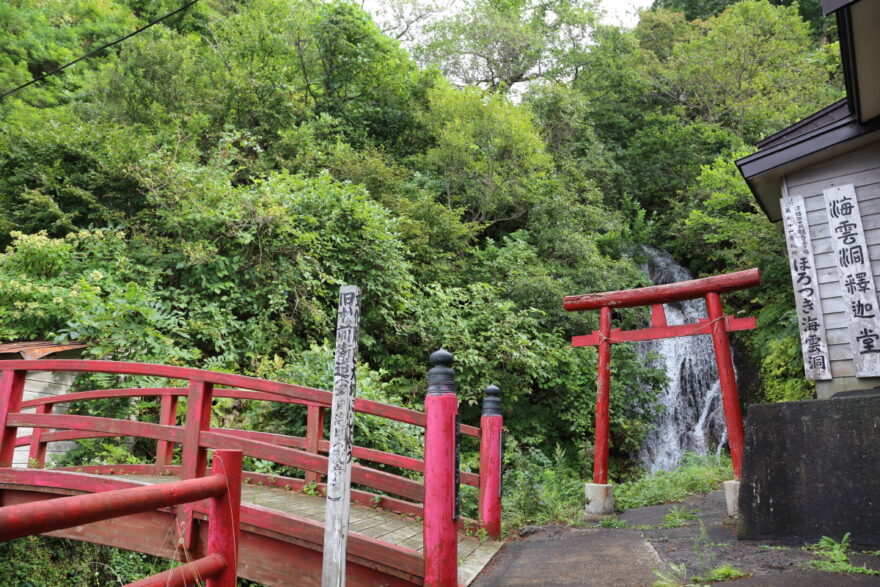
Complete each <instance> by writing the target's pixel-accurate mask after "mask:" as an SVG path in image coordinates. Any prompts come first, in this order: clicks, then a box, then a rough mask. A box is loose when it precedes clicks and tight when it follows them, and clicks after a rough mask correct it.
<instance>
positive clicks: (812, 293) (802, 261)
mask: <svg viewBox="0 0 880 587" xmlns="http://www.w3.org/2000/svg"><path fill="white" fill-rule="evenodd" d="M782 219H783V223H784V228H785V242H786V244H787V245H788V258H789V260H790V262H791V266H790V269H791V283H792V286H793V288H794V300H795V306H796V309H797V314H798V324H799V326H800V332H801V350H802V355H803V359H804V373H806V376H807V379H810V380H812V381H816V380H824V379H831V355H830V354H829V353H828V341H827V339H826V336H825V318H824V316H823V314H822V307H821V305H820V304H819V278H818V276H817V274H816V259H815V258H814V256H813V241H812V239H811V237H810V227H809V225H808V223H807V207H806V205H805V204H804V198H803V196H797V195H795V196H787V197H784V198H782Z"/></svg>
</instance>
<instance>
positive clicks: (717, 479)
mask: <svg viewBox="0 0 880 587" xmlns="http://www.w3.org/2000/svg"><path fill="white" fill-rule="evenodd" d="M732 475H733V472H732V470H731V464H730V459H728V458H726V457H716V456H712V455H706V456H695V455H685V457H684V458H683V459H682V462H681V465H679V466H678V468H676V469H674V470H672V471H659V472H657V473H653V474H651V475H646V476H644V477H642V478H640V479H637V480H635V481H631V482H625V483H620V484H619V485H617V487H616V489H615V492H614V493H615V495H614V502H615V503H614V507H615V508H616V509H617V510H618V511H624V510H627V509H630V508H634V507H643V506H648V505H660V504H664V503H669V502H673V501H681V500H683V499H684V498H685V497H687V496H688V495H691V494H695V493H707V492H709V491H712V490H714V489H716V488H717V487H718V486H719V485H720V484H721V482H722V481H725V480H728V479H730V478H731V476H732Z"/></svg>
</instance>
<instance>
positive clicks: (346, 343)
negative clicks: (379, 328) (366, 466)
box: [321, 285, 361, 587]
mask: <svg viewBox="0 0 880 587" xmlns="http://www.w3.org/2000/svg"><path fill="white" fill-rule="evenodd" d="M360 297H361V291H360V289H358V288H357V287H356V286H354V285H344V286H342V287H341V288H340V289H339V314H338V317H337V319H336V357H335V359H334V364H333V406H332V412H331V414H330V454H329V457H328V461H329V464H328V468H327V510H326V514H325V516H324V561H323V572H322V575H321V585H322V586H323V587H342V586H344V585H345V554H346V550H347V540H348V521H349V510H350V504H351V498H350V493H351V456H352V432H353V429H354V400H355V359H356V357H357V349H358V331H359V329H360V316H361V309H360Z"/></svg>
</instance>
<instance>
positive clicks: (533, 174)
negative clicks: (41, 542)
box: [0, 0, 842, 476]
mask: <svg viewBox="0 0 880 587" xmlns="http://www.w3.org/2000/svg"><path fill="white" fill-rule="evenodd" d="M181 3H182V2H181ZM690 4H700V5H702V6H703V12H702V13H695V12H694V10H695V9H694V7H693V6H690ZM708 4H712V6H713V9H712V10H711V11H709V12H706V10H705V7H706V5H708ZM787 4H789V3H788V2H772V3H771V2H768V1H766V0H744V1H742V2H737V3H731V2H724V1H719V2H713V3H689V2H685V1H676V2H673V1H669V2H665V1H664V2H659V1H658V6H655V7H654V8H653V9H652V10H649V11H646V12H644V13H643V14H642V15H641V19H640V21H639V23H638V26H636V27H635V28H634V29H632V30H627V29H622V28H618V27H614V26H607V25H603V24H600V23H599V20H598V19H597V17H596V14H595V11H594V8H593V7H592V6H591V5H589V4H587V3H583V2H578V1H577V0H573V1H568V0H550V1H549V2H541V3H538V2H534V1H532V0H474V1H473V2H471V3H469V4H468V5H467V6H465V7H463V8H462V9H461V10H460V11H459V12H456V13H453V14H450V13H440V12H432V10H431V6H429V5H426V4H423V3H419V2H418V1H417V0H413V2H411V3H406V2H398V3H396V4H394V5H393V7H394V8H395V10H393V11H390V12H389V13H388V14H386V15H385V16H386V18H385V20H381V21H380V25H381V28H380V25H377V24H375V23H374V21H373V20H372V19H371V17H370V16H369V15H368V14H367V13H365V12H364V11H363V10H362V9H361V8H360V7H359V6H358V5H357V4H355V3H351V2H344V1H334V2H312V1H305V0H303V1H296V0H252V1H249V2H231V1H228V0H202V1H201V2H198V3H196V4H195V5H194V6H192V7H191V8H190V9H188V10H186V11H184V12H182V13H181V14H179V15H176V16H174V17H172V18H170V19H168V20H166V21H165V22H163V23H162V24H160V25H157V26H154V27H152V28H150V29H148V30H146V31H144V32H143V33H141V34H138V35H136V36H135V37H133V38H131V39H129V40H127V41H125V42H123V43H121V44H119V45H116V46H114V47H112V48H110V49H108V50H106V51H104V52H102V53H100V54H99V55H97V56H95V57H93V58H90V59H88V60H86V61H83V62H81V63H78V64H77V65H75V66H73V67H71V68H69V69H67V70H65V71H64V72H63V73H61V74H58V75H52V76H50V77H48V78H47V79H46V80H45V81H42V82H40V83H37V84H34V85H32V86H30V87H28V88H26V89H24V90H22V91H19V92H17V93H15V94H13V95H10V96H8V97H6V98H5V99H3V100H2V101H0V241H2V242H0V247H3V248H5V251H6V252H5V253H4V254H3V255H2V257H0V340H2V341H11V340H22V339H25V340H31V339H52V340H57V341H67V340H87V341H89V343H90V346H89V349H88V351H87V353H88V354H89V355H90V356H93V357H105V358H111V359H118V360H130V361H148V362H159V363H170V364H177V365H187V366H195V367H203V368H208V369H216V370H226V371H234V372H238V373H244V374H253V375H257V376H261V377H268V378H273V379H283V380H290V381H295V382H297V383H303V384H308V385H321V386H325V387H326V386H329V385H330V384H331V381H332V374H330V373H328V366H327V365H328V363H329V359H330V357H331V355H332V344H333V330H334V324H335V306H336V296H337V292H338V287H339V286H340V285H341V284H346V283H350V284H357V285H359V286H360V287H361V288H362V290H363V292H364V305H365V307H364V314H363V322H362V329H361V355H360V356H361V362H362V365H361V371H362V376H361V381H362V382H364V383H363V385H364V386H365V387H364V393H366V394H368V395H369V397H372V398H374V399H380V400H384V401H391V402H395V403H401V404H404V405H412V406H415V407H418V406H419V405H420V403H421V401H422V398H423V396H424V392H425V371H426V368H427V364H426V363H427V356H428V354H429V353H430V352H431V351H433V350H435V349H437V348H438V347H440V346H445V347H446V348H447V349H449V350H450V351H452V352H453V353H455V355H456V368H457V372H458V374H459V390H460V397H461V401H462V412H463V421H465V422H470V423H475V422H476V421H477V418H478V414H479V405H478V404H479V400H480V397H481V390H482V388H483V387H484V386H485V385H487V384H489V383H497V384H498V385H499V386H500V387H501V389H502V394H503V402H504V414H505V418H506V423H507V426H508V428H509V436H508V444H509V447H510V450H512V451H513V453H511V454H514V457H515V458H516V459H520V460H528V459H529V458H531V457H529V455H534V454H538V453H540V452H541V451H543V454H544V455H550V454H551V450H552V448H553V447H554V446H556V445H557V444H558V445H559V446H560V447H562V450H563V451H564V454H567V455H569V456H568V457H567V458H569V459H571V462H576V463H578V464H582V463H585V462H589V458H588V455H589V452H590V450H591V446H592V445H591V440H592V436H593V418H594V415H593V410H594V397H595V391H594V390H595V382H594V374H595V353H594V351H593V350H591V349H578V350H573V349H572V348H571V347H570V345H569V342H568V338H569V337H570V336H571V335H572V334H583V333H587V332H589V331H591V330H593V329H595V328H597V316H596V313H594V312H583V313H578V314H572V315H567V314H565V313H564V312H563V311H562V310H561V301H562V298H563V296H564V295H566V294H575V293H586V292H592V291H606V290H615V289H625V288H631V287H638V286H643V285H646V284H647V282H646V277H645V276H644V275H643V273H642V271H641V270H640V267H639V266H640V263H641V261H642V259H641V248H640V245H643V244H650V245H654V246H659V247H663V248H665V249H667V250H669V251H671V252H672V253H673V254H674V255H675V256H676V257H677V258H678V259H679V261H681V262H683V263H685V264H687V265H689V266H690V267H691V268H692V269H693V270H694V271H695V272H696V274H697V275H699V276H703V275H711V274H716V273H721V272H728V271H735V270H740V269H745V268H748V267H759V268H760V269H761V270H762V272H763V276H764V285H763V286H762V287H761V288H759V289H756V290H750V291H747V292H743V293H742V294H740V295H735V296H729V297H728V298H727V302H728V303H729V308H728V309H729V310H730V311H731V312H734V313H740V314H751V315H756V316H758V323H759V329H758V330H757V331H756V332H753V333H749V334H742V335H739V340H741V341H743V342H744V344H745V346H746V348H747V351H748V352H749V353H750V354H751V359H752V361H753V363H754V364H755V365H757V369H758V372H759V375H760V378H761V385H760V390H761V391H760V394H762V395H759V396H757V397H754V398H753V399H755V400H772V401H776V400H783V399H795V398H802V397H808V396H809V395H810V394H811V393H812V390H811V389H810V387H809V386H808V385H807V384H806V383H805V382H804V381H803V377H802V368H801V364H800V355H799V345H798V342H797V328H796V317H795V313H794V308H793V300H792V297H791V293H790V281H789V277H788V271H787V267H786V263H785V256H784V241H783V238H782V236H781V233H780V231H779V230H778V228H777V227H775V226H773V225H771V224H770V223H769V222H768V221H767V220H766V218H765V217H764V216H763V214H761V212H760V211H759V210H758V208H757V206H756V204H755V202H754V200H753V197H752V195H751V194H750V192H749V191H748V189H747V187H746V186H745V184H744V182H743V181H742V179H741V178H740V176H739V175H738V173H737V171H736V168H735V166H734V164H733V161H734V160H735V159H736V158H737V157H740V156H743V155H745V154H747V153H749V152H751V151H752V150H753V149H754V147H753V145H754V144H755V142H756V141H757V140H759V139H760V138H761V137H763V136H766V135H767V134H769V133H772V132H774V131H776V130H779V129H781V128H783V127H785V126H786V125H788V124H791V123H793V122H795V121H796V120H798V119H799V118H801V117H803V116H805V115H808V114H810V113H812V112H813V111H815V110H817V109H819V108H820V107H823V106H825V105H827V104H829V103H831V102H832V101H834V100H836V99H838V98H840V97H841V96H842V84H841V82H840V71H839V58H838V50H837V46H836V44H835V43H833V42H830V40H831V39H833V36H834V30H833V27H830V26H829V24H828V23H827V22H824V21H822V20H821V19H820V18H819V17H818V16H816V11H815V10H814V9H815V7H816V6H818V2H816V1H808V0H805V2H804V3H803V5H802V6H801V7H798V6H797V5H795V4H794V3H792V5H790V6H788V5H787ZM814 5H815V6H814ZM177 6H178V2H177V0H75V1H67V0H64V1H62V0H40V1H38V0H12V1H11V2H5V3H2V4H0V89H10V88H12V87H14V86H16V85H18V84H20V83H24V82H26V81H28V80H30V79H31V78H32V77H34V76H37V75H41V74H42V73H45V72H47V71H50V70H52V69H53V68H55V67H57V66H59V65H61V64H62V63H65V62H67V61H69V60H71V59H73V58H75V57H77V56H79V55H82V54H84V53H86V52H88V51H89V50H91V49H93V48H95V47H97V46H100V45H101V44H103V43H106V42H108V41H110V40H113V39H115V38H117V37H120V36H122V35H124V34H126V33H128V32H131V31H133V30H134V29H136V28H138V26H141V25H143V24H146V23H147V22H149V21H151V20H154V19H156V18H158V17H159V16H162V15H164V14H166V13H168V12H170V11H171V10H173V9H175V8H176V7H177ZM425 16H427V19H425V20H419V18H420V17H425ZM805 17H806V18H808V19H810V20H808V21H805V20H804V18H805ZM407 18H411V19H412V21H413V22H418V23H419V26H418V27H415V28H413V29H411V30H417V31H418V34H409V33H407V32H406V31H407V30H410V29H406V28H405V25H406V24H407V20H406V19H407ZM395 19H397V20H395ZM689 19H690V20H689ZM401 27H404V28H401ZM383 30H385V31H386V32H388V33H389V34H391V33H394V36H396V37H398V38H399V39H400V40H398V39H397V38H393V37H392V36H387V35H386V34H384V33H383V32H382V31H383ZM395 31H396V32H395ZM401 31H403V32H401ZM401 43H403V44H401ZM646 317H647V311H643V310H627V311H622V312H620V314H619V315H618V316H616V318H615V325H616V326H621V327H625V328H626V327H635V326H637V325H639V324H640V323H642V322H643V321H644V320H645V319H646ZM614 353H615V354H614V373H613V375H612V382H613V383H612V390H611V402H612V407H611V418H612V422H611V433H612V440H611V446H612V453H613V458H614V459H615V461H614V464H613V467H614V468H613V470H612V474H613V475H615V476H618V475H623V474H624V473H625V472H626V470H627V469H628V468H629V467H631V464H632V461H631V456H632V455H633V454H634V453H635V452H636V450H637V449H638V447H639V445H640V443H641V440H642V438H643V436H644V434H645V432H646V430H647V427H648V424H649V422H650V421H651V417H652V414H653V410H654V408H653V398H654V397H655V395H656V393H657V390H659V389H660V387H661V386H662V384H663V376H662V374H661V373H657V372H656V371H655V370H653V369H651V368H649V367H647V366H645V365H643V364H641V363H640V362H639V360H638V358H637V357H636V355H635V353H634V351H633V349H631V348H628V347H627V345H620V346H617V347H615V351H614ZM87 384H88V385H90V386H94V385H113V386H119V385H138V382H137V381H136V380H131V381H127V382H122V383H120V382H118V381H113V382H109V381H103V380H100V379H97V380H93V381H90V382H87ZM83 385H86V384H85V383H84V384H83ZM105 407H106V409H107V410H116V411H117V412H119V411H125V410H137V411H139V412H140V417H141V418H144V419H150V418H151V417H153V416H154V415H155V412H156V406H155V405H153V404H151V403H138V404H134V405H132V404H125V405H122V406H119V405H114V406H105ZM242 410H244V411H242ZM216 416H217V418H219V419H235V420H237V421H239V423H244V424H248V423H250V424H252V425H259V424H261V423H263V424H265V423H266V422H273V423H274V424H273V425H275V426H277V428H276V430H277V431H279V432H282V431H286V432H295V431H296V427H298V426H301V425H302V422H300V418H298V417H297V418H293V417H290V416H287V415H285V414H283V413H281V412H278V411H276V412H270V413H266V412H256V411H253V410H250V409H243V408H242V407H241V406H234V405H221V406H218V408H217V414H216ZM285 427H286V428H285ZM281 428H285V429H284V430H281ZM367 432H369V430H367V429H366V428H364V429H362V430H361V433H364V434H366V433H367ZM373 432H374V433H375V432H376V431H373ZM376 434H377V435H376V436H375V437H374V440H376V441H377V442H379V443H380V444H381V443H383V442H384V443H386V444H387V445H392V444H394V443H398V444H404V445H405V444H407V443H409V442H410V441H409V440H407V438H406V437H405V434H403V433H400V435H398V436H395V434H396V433H390V432H389V433H387V434H386V435H385V436H384V437H383V436H381V435H378V433H376ZM397 448H398V450H401V448H400V446H398V447H397ZM105 450H107V449H105ZM132 450H134V451H135V456H138V455H140V456H144V455H145V454H146V452H147V451H149V450H150V448H149V447H139V446H136V447H134V448H133V449H132ZM138 451H140V452H138ZM576 455H577V456H576ZM536 458H537V457H536ZM545 458H547V457H545ZM533 460H534V459H533ZM535 462H541V461H540V459H538V460H537V461H535Z"/></svg>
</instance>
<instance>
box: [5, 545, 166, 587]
mask: <svg viewBox="0 0 880 587" xmlns="http://www.w3.org/2000/svg"><path fill="white" fill-rule="evenodd" d="M0 560H2V561H3V564H2V565H0V584H2V585H8V586H10V587H66V586H68V585H77V586H82V587H104V586H105V585H123V584H128V583H131V582H133V581H137V580H139V579H143V578H144V577H147V576H149V575H153V574H156V573H160V572H162V571H166V570H168V569H169V568H171V567H172V566H175V563H173V562H171V561H167V560H163V559H160V558H157V557H153V556H149V555H146V554H141V553H139V552H132V551H127V550H121V549H117V548H111V547H108V546H99V545H97V544H89V543H85V542H78V541H74V540H68V539H64V538H50V537H48V536H28V537H26V538H19V539H17V540H11V541H9V542H4V543H0Z"/></svg>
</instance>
